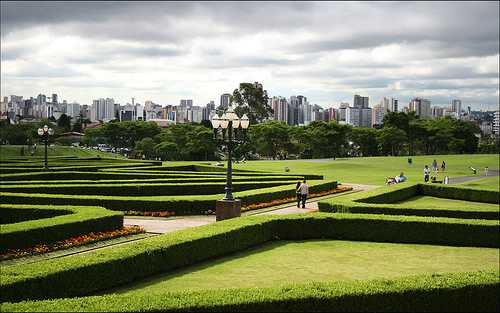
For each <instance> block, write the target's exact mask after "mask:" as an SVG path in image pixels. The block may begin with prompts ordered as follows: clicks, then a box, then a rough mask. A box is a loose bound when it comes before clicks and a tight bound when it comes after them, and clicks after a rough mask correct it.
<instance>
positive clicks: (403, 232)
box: [0, 213, 500, 302]
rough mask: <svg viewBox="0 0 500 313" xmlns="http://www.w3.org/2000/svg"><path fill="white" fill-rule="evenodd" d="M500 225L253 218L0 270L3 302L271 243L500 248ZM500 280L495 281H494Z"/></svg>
mask: <svg viewBox="0 0 500 313" xmlns="http://www.w3.org/2000/svg"><path fill="white" fill-rule="evenodd" d="M499 236H500V235H499V232H498V223H497V222H493V221H482V220H460V219H443V218H434V219H428V218H422V217H402V216H375V215H356V214H336V215H332V214H323V213H318V214H310V215H290V216H286V217H283V216H252V217H244V218H239V219H230V220H225V221H221V222H218V223H214V224H209V225H205V226H201V227H197V228H196V229H185V230H181V231H177V232H175V233H167V234H164V235H160V236H156V237H153V238H148V239H143V240H141V241H140V242H132V243H129V244H127V245H119V246H115V247H110V248H107V249H106V250H105V251H104V250H103V251H96V252H90V253H86V254H84V255H75V256H72V257H70V258H59V259H52V260H45V261H40V262H37V263H27V264H26V263H25V264H19V265H13V266H5V267H3V268H2V280H1V282H0V288H1V289H0V296H1V300H2V302H5V301H21V300H25V299H50V298H60V297H73V296H81V295H86V294H90V293H92V292H97V291H100V290H106V289H109V288H112V287H116V286H120V285H123V284H126V283H129V282H133V281H136V280H137V279H140V278H143V277H146V276H150V275H154V274H159V273H163V272H167V271H171V270H173V269H176V268H179V267H183V266H187V265H191V264H194V263H197V262H200V261H204V260H207V259H210V258H214V257H220V256H224V255H227V254H229V253H233V252H237V251H242V250H245V249H247V248H250V247H252V246H256V245H260V244H263V243H265V242H268V241H271V240H306V239H319V238H330V239H340V240H361V241H375V242H394V243H421V244H439V245H457V246H479V247H495V248H497V247H499V239H500V237H499ZM498 281H499V279H498V276H497V277H496V284H498Z"/></svg>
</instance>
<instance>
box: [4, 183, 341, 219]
mask: <svg viewBox="0 0 500 313" xmlns="http://www.w3.org/2000/svg"><path fill="white" fill-rule="evenodd" d="M336 187H337V182H336V181H310V182H309V191H310V192H311V193H313V192H322V191H327V190H331V189H335V188H336ZM233 195H234V196H235V197H236V198H238V199H241V201H242V205H243V206H246V205H248V204H253V203H259V202H268V201H270V200H274V199H281V198H285V197H294V196H295V184H289V185H282V186H277V187H270V188H262V189H253V190H247V191H240V192H235V193H233ZM222 197H223V194H222V193H221V194H212V195H192V196H147V197H133V196H131V197H125V196H88V195H78V196H77V195H52V194H35V193H11V192H2V202H3V203H23V204H61V205H92V206H102V207H105V208H107V209H110V210H119V211H120V210H121V211H127V210H134V211H162V210H167V211H174V212H175V213H176V214H177V215H184V214H204V212H206V211H207V210H212V211H213V210H215V204H216V203H215V201H216V200H218V199H221V198H222Z"/></svg>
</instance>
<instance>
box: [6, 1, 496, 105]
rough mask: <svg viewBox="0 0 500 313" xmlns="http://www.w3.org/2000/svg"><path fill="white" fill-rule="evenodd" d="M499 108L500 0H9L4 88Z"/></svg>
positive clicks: (63, 95)
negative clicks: (256, 86) (256, 93)
mask: <svg viewBox="0 0 500 313" xmlns="http://www.w3.org/2000/svg"><path fill="white" fill-rule="evenodd" d="M254 81H259V82H261V83H262V84H263V85H264V88H265V89H267V91H268V94H269V95H270V96H284V97H287V98H288V97H290V96H291V95H297V94H301V95H304V96H306V97H307V98H308V100H309V102H310V103H312V104H314V103H316V104H319V105H322V106H323V107H330V106H335V107H338V105H339V103H340V102H341V101H347V102H349V103H352V101H353V100H352V99H353V95H354V94H360V95H363V96H369V97H370V106H373V105H374V104H376V103H378V102H379V101H380V98H381V97H382V96H393V97H396V98H398V99H400V103H401V104H402V105H406V104H407V103H408V102H409V100H410V99H411V98H412V97H414V96H420V97H425V98H428V99H430V100H431V101H432V103H433V104H436V105H438V104H439V105H449V103H450V102H451V100H452V99H454V98H458V99H462V105H463V106H465V107H466V106H467V105H472V107H473V108H483V109H495V108H498V103H499V2H470V3H469V2H456V3H453V2H451V3H450V2H416V3H408V2H401V3H398V2H387V3H381V2H375V3H368V2H360V3H354V2H346V3H342V2H281V1H280V2H80V3H78V2H66V3H65V2H8V1H2V2H1V95H2V96H8V95H11V94H15V95H22V96H24V97H29V96H36V95H38V94H39V93H44V94H46V95H49V94H52V93H57V94H58V95H59V97H60V99H66V100H68V101H73V100H76V101H77V102H79V103H81V104H88V103H91V102H92V99H97V98H106V97H110V98H114V99H115V101H117V102H119V103H121V104H125V103H126V102H131V100H130V98H131V97H135V98H136V101H138V102H140V103H143V102H144V101H145V100H152V101H153V102H155V103H159V104H161V105H166V104H175V105H177V104H179V100H180V99H193V100H194V103H195V104H196V105H205V104H206V103H207V102H208V101H210V100H214V101H215V102H216V103H218V102H219V99H220V95H221V94H222V93H226V92H229V93H232V91H233V90H234V89H235V88H237V87H238V84H239V83H240V82H254Z"/></svg>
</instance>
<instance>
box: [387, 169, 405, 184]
mask: <svg viewBox="0 0 500 313" xmlns="http://www.w3.org/2000/svg"><path fill="white" fill-rule="evenodd" d="M407 180H408V178H407V177H406V176H405V175H404V173H403V172H401V173H400V174H399V176H396V177H394V178H392V177H386V178H385V183H386V184H387V185H392V184H398V183H402V182H405V181H407Z"/></svg>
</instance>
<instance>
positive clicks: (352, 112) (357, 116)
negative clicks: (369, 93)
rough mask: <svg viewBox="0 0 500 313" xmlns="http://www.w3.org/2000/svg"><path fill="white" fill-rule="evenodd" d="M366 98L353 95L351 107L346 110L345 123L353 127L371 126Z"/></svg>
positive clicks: (370, 113)
mask: <svg viewBox="0 0 500 313" xmlns="http://www.w3.org/2000/svg"><path fill="white" fill-rule="evenodd" d="M368 105H369V100H368V97H362V96H360V95H354V101H353V107H348V108H346V117H345V120H346V123H347V124H349V125H353V126H355V127H371V126H372V109H371V108H369V106H368Z"/></svg>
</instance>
